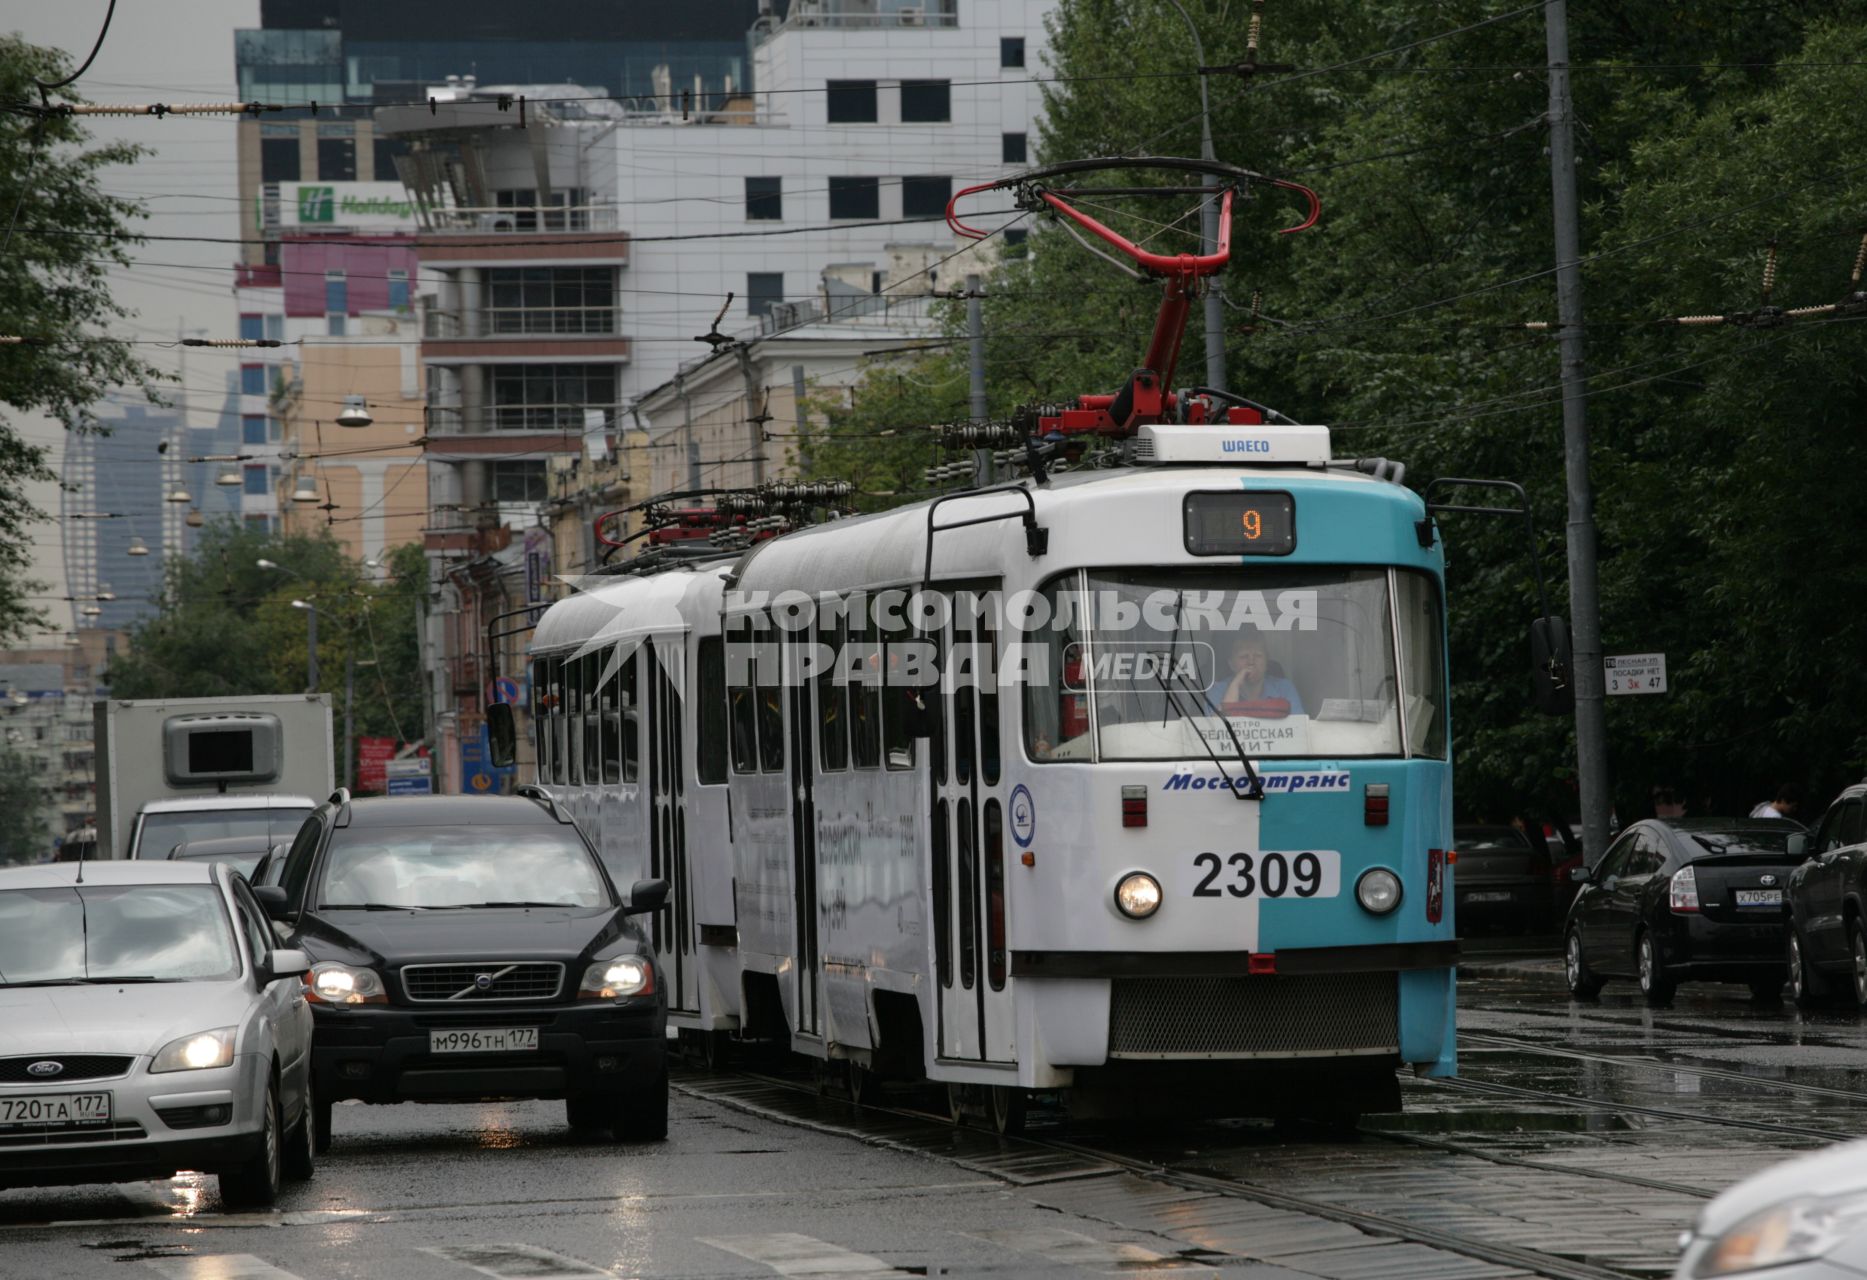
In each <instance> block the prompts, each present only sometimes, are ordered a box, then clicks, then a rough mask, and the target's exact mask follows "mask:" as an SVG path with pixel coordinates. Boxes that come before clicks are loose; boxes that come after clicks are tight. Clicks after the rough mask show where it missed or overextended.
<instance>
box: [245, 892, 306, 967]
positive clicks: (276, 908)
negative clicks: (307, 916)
mask: <svg viewBox="0 0 1867 1280" xmlns="http://www.w3.org/2000/svg"><path fill="white" fill-rule="evenodd" d="M253 897H255V898H256V899H258V900H259V905H260V906H262V907H264V908H265V909H266V915H267V916H268V917H269V918H271V919H273V920H283V919H285V917H286V916H287V915H288V914H289V909H290V907H291V905H292V903H291V899H289V898H287V897H286V896H285V890H284V889H281V888H280V887H279V886H278V885H276V884H262V885H260V886H259V887H258V888H257V889H254V890H253ZM306 967H307V968H308V967H309V966H306Z"/></svg>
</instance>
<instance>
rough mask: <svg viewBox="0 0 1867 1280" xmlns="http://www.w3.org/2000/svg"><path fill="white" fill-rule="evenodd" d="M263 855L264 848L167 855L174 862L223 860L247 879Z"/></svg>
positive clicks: (264, 853) (251, 875) (264, 852)
mask: <svg viewBox="0 0 1867 1280" xmlns="http://www.w3.org/2000/svg"><path fill="white" fill-rule="evenodd" d="M265 856H266V851H265V850H264V849H255V850H253V851H252V852H251V853H185V852H176V853H171V854H170V855H169V857H170V858H172V859H174V860H175V861H176V862H224V863H226V864H227V865H228V866H230V867H232V868H233V869H234V870H235V871H238V872H239V873H240V874H241V875H243V876H245V877H246V878H247V879H249V880H251V879H252V878H253V868H255V867H257V866H258V865H259V860H260V859H261V858H263V857H265Z"/></svg>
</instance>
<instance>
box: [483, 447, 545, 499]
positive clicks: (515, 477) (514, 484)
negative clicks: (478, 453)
mask: <svg viewBox="0 0 1867 1280" xmlns="http://www.w3.org/2000/svg"><path fill="white" fill-rule="evenodd" d="M545 496H546V495H545V464H544V459H542V458H531V459H525V460H522V461H513V460H510V459H508V460H505V461H501V462H495V463H493V501H494V502H543V501H544V500H545Z"/></svg>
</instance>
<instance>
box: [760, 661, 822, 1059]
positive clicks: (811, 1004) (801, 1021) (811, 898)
mask: <svg viewBox="0 0 1867 1280" xmlns="http://www.w3.org/2000/svg"><path fill="white" fill-rule="evenodd" d="M810 639H811V637H810V634H809V633H808V632H798V631H792V632H788V633H786V641H785V650H786V652H785V655H784V666H785V670H786V671H787V672H788V673H789V674H790V675H791V679H789V680H788V681H786V682H785V688H784V690H783V692H782V693H781V692H780V690H779V689H776V688H761V689H760V690H759V691H758V693H759V700H760V703H761V714H762V713H763V703H764V701H765V699H767V698H770V699H772V705H773V708H774V714H775V708H776V706H777V700H778V699H779V698H780V697H784V698H785V699H786V700H787V701H788V702H789V704H790V706H789V711H790V723H789V724H787V725H786V726H785V735H786V745H787V746H788V747H789V748H790V750H789V753H788V756H789V759H788V761H787V764H786V767H787V768H788V769H789V771H790V772H789V776H790V783H791V805H790V809H791V893H792V904H791V915H792V919H794V920H795V921H796V922H797V925H796V930H797V939H796V946H795V948H794V949H793V950H792V953H791V954H792V957H793V963H792V972H793V973H794V974H795V978H794V981H795V982H796V983H797V988H796V995H797V1003H796V1006H795V1007H796V1009H797V1025H796V1026H795V1027H794V1028H793V1030H794V1031H796V1032H798V1033H800V1034H802V1035H809V1036H816V1035H821V1034H822V1025H821V1021H822V1012H821V1010H820V1009H819V1008H818V998H819V993H820V992H821V990H822V987H821V984H820V983H819V982H818V975H817V971H818V968H819V964H818V956H817V930H818V914H817V805H816V796H815V792H814V790H813V788H812V778H813V777H814V775H815V769H814V767H813V762H812V752H811V726H812V725H814V724H815V723H816V711H815V708H814V705H813V701H812V698H811V692H812V687H813V685H814V684H815V682H814V681H811V680H805V679H803V678H802V677H801V675H799V673H800V672H802V671H803V669H804V657H805V648H804V646H805V645H807V644H808V643H809V642H810Z"/></svg>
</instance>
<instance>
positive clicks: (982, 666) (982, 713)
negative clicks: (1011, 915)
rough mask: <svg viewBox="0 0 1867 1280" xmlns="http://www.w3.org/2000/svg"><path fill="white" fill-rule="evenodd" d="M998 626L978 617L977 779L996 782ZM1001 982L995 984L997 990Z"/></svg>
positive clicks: (988, 616) (987, 617) (989, 614)
mask: <svg viewBox="0 0 1867 1280" xmlns="http://www.w3.org/2000/svg"><path fill="white" fill-rule="evenodd" d="M999 661H1000V655H999V652H998V626H997V623H996V621H995V620H994V618H993V613H992V610H991V609H986V610H985V611H984V612H982V613H981V614H980V616H979V650H978V663H977V665H978V668H979V780H980V781H981V782H983V783H985V785H986V786H988V787H992V786H997V785H998V764H999V760H998V753H999V746H998V664H999ZM1001 985H1003V984H1002V983H1001V984H994V986H993V990H997V989H998V987H999V986H1001Z"/></svg>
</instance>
